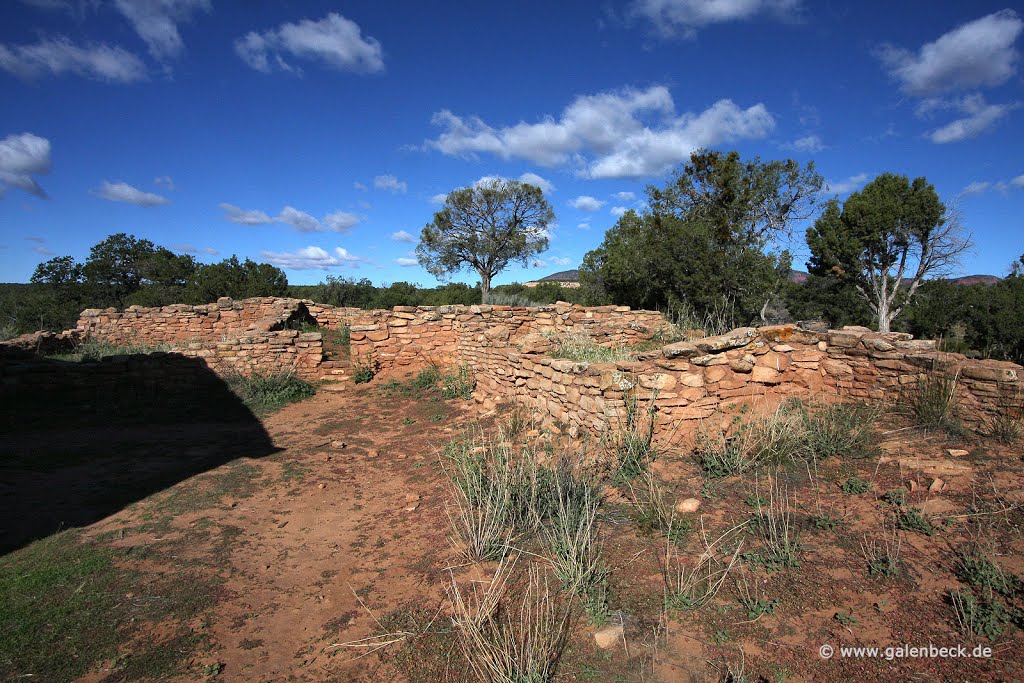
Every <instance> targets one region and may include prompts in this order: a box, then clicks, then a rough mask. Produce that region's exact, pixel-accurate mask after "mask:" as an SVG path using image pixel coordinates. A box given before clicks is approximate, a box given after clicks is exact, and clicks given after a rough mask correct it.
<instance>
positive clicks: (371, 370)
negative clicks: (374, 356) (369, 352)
mask: <svg viewBox="0 0 1024 683" xmlns="http://www.w3.org/2000/svg"><path fill="white" fill-rule="evenodd" d="M376 374H377V370H376V365H375V364H374V362H373V361H357V362H354V363H353V364H352V381H353V382H354V383H355V384H366V383H367V382H369V381H370V380H372V379H373V378H374V376H375V375H376Z"/></svg>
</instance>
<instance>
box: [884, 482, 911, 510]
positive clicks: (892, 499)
mask: <svg viewBox="0 0 1024 683" xmlns="http://www.w3.org/2000/svg"><path fill="white" fill-rule="evenodd" d="M881 500H882V501H883V502H885V503H888V504H889V505H891V506H893V507H896V508H901V507H903V506H904V505H906V504H907V490H906V489H905V488H903V487H902V486H901V487H899V488H895V489H892V490H891V491H886V492H885V493H884V494H883V495H882V497H881Z"/></svg>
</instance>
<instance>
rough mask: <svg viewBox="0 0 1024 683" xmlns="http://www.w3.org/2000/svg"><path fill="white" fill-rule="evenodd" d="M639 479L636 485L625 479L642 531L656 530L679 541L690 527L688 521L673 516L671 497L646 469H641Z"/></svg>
mask: <svg viewBox="0 0 1024 683" xmlns="http://www.w3.org/2000/svg"><path fill="white" fill-rule="evenodd" d="M639 479H640V480H641V481H640V484H639V485H637V486H634V485H633V482H628V483H627V488H628V490H629V498H630V500H631V502H632V503H633V511H634V514H635V518H636V523H637V526H638V527H640V530H641V531H643V532H644V533H654V532H659V533H662V534H664V535H665V538H667V539H669V541H670V542H672V543H676V544H680V543H682V542H683V540H684V539H685V538H686V534H688V533H689V531H690V523H689V521H687V520H683V519H677V518H676V510H675V498H674V497H673V496H671V495H670V494H669V492H668V491H666V490H665V489H664V487H663V486H662V484H661V482H660V481H658V478H657V477H655V476H654V473H653V472H651V471H650V470H645V471H644V473H643V474H642V475H640V476H639Z"/></svg>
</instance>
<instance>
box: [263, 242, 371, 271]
mask: <svg viewBox="0 0 1024 683" xmlns="http://www.w3.org/2000/svg"><path fill="white" fill-rule="evenodd" d="M260 255H261V256H262V257H263V258H264V259H265V260H266V261H267V263H270V264H271V265H275V266H278V267H279V268H291V269H292V270H330V269H331V268H338V267H340V266H349V267H352V268H358V267H359V264H361V263H365V262H366V261H367V259H366V258H364V257H362V256H356V255H354V254H351V253H349V251H348V250H347V249H344V248H343V247H335V248H334V250H333V251H330V252H328V251H327V250H326V249H323V248H321V247H313V246H309V247H303V248H302V249H297V250H296V251H261V252H260Z"/></svg>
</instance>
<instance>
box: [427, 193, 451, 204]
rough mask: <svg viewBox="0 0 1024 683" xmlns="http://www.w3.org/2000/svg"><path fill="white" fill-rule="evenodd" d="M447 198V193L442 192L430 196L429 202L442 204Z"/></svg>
mask: <svg viewBox="0 0 1024 683" xmlns="http://www.w3.org/2000/svg"><path fill="white" fill-rule="evenodd" d="M447 200H448V194H447V193H445V192H442V193H441V194H435V195H434V196H433V197H431V198H430V203H431V204H444V203H445V202H446V201H447Z"/></svg>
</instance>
